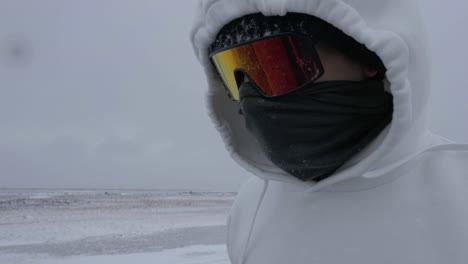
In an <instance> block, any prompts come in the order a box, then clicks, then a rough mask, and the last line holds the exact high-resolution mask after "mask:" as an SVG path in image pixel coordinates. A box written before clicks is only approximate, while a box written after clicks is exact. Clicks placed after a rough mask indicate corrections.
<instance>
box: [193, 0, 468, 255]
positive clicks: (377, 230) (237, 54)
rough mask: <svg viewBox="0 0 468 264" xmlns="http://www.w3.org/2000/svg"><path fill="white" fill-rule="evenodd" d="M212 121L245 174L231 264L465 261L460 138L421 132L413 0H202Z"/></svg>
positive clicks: (466, 210)
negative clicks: (246, 177)
mask: <svg viewBox="0 0 468 264" xmlns="http://www.w3.org/2000/svg"><path fill="white" fill-rule="evenodd" d="M191 41H192V44H193V47H194V51H195V53H196V56H197V58H198V59H199V61H200V62H201V64H202V65H203V67H204V69H205V73H206V75H207V80H208V84H209V91H208V107H209V111H210V116H211V118H212V120H213V122H214V124H215V126H216V128H217V129H218V130H219V132H220V134H221V136H222V138H223V139H224V142H225V145H226V148H227V149H228V151H229V153H230V154H231V156H232V157H233V159H234V160H235V161H237V162H238V163H239V164H240V165H241V166H243V167H244V168H245V169H246V170H247V171H248V172H250V173H252V174H253V176H252V177H251V178H249V179H248V180H247V181H246V182H245V183H244V184H243V185H242V187H241V189H240V190H239V193H238V195H237V197H236V199H235V202H234V204H233V207H232V209H231V211H230V214H229V217H228V220H227V250H228V254H229V258H230V261H231V262H232V263H233V264H266V263H268V264H280V263H281V264H284V263H290V264H302V263H320V264H338V263H339V264H341V263H360V264H375V263H399V264H403V263H408V264H409V263H425V264H431V263H432V264H440V263H452V264H462V263H466V262H467V261H468V250H466V249H467V245H468V206H467V204H468V192H467V191H466V190H467V188H468V173H467V171H468V162H467V161H468V146H467V145H464V144H456V143H453V142H451V141H450V140H448V139H445V138H443V137H441V136H438V135H435V134H434V133H432V132H431V131H429V130H428V128H427V118H428V114H427V112H428V111H427V108H428V106H427V102H428V98H429V91H430V86H431V84H430V79H431V68H430V67H431V61H430V52H429V48H428V36H427V31H426V29H425V27H424V24H423V21H422V19H421V15H420V13H419V8H418V5H417V4H416V1H415V0H394V1H386V0H372V1H371V0H290V1H274V0H209V1H201V2H200V5H199V9H198V14H197V18H196V20H195V23H194V27H193V29H192V33H191Z"/></svg>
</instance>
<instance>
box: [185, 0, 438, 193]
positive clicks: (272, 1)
mask: <svg viewBox="0 0 468 264" xmlns="http://www.w3.org/2000/svg"><path fill="white" fill-rule="evenodd" d="M287 12H297V13H305V14H309V15H314V16H316V17H319V18H321V19H323V20H325V21H327V22H328V23H330V24H333V25H334V26H335V27H337V28H339V29H341V30H342V31H343V32H345V33H346V34H348V35H350V36H351V37H353V38H354V39H356V40H357V41H359V42H361V43H363V44H364V45H366V47H367V48H368V49H370V50H372V51H374V52H376V53H377V55H379V56H380V58H381V59H382V61H383V62H384V64H385V66H386V67H387V69H388V72H387V81H386V83H387V88H389V89H390V91H391V93H392V94H393V96H394V113H393V122H392V123H391V124H390V125H389V127H387V129H385V130H384V131H383V132H382V133H381V135H380V136H379V137H378V138H377V139H376V140H375V141H374V142H372V143H371V144H370V145H369V146H368V147H367V148H366V149H365V150H364V151H363V152H362V153H360V154H359V155H358V156H356V157H354V158H353V159H352V160H350V161H349V162H348V163H347V164H345V165H344V166H343V167H342V168H340V169H339V170H338V171H337V172H336V173H335V174H334V175H333V176H332V177H329V178H328V179H326V180H324V181H322V182H320V183H319V184H315V183H312V182H307V183H303V182H300V181H299V180H297V179H296V178H294V177H293V176H290V175H289V174H287V173H285V172H283V171H282V170H280V169H279V168H277V167H276V166H274V165H273V164H272V163H271V162H270V161H268V160H267V158H266V157H265V156H264V155H263V153H262V151H261V150H260V147H259V146H258V145H257V144H256V141H255V140H254V139H253V138H252V136H251V135H250V134H249V133H248V131H247V130H246V128H245V125H244V121H243V117H242V116H240V115H239V114H238V108H237V106H236V103H234V102H232V101H230V99H229V98H228V97H227V95H226V92H225V90H224V88H223V84H222V83H221V82H220V80H219V79H218V77H217V75H216V73H215V72H214V70H213V69H212V66H211V63H210V61H209V58H208V49H209V46H210V45H211V43H212V42H213V41H214V39H215V37H216V35H217V33H218V31H219V30H220V29H221V28H222V27H223V26H224V25H226V24H227V23H229V22H230V21H232V20H234V19H236V18H239V17H242V16H244V15H247V14H253V13H263V14H264V15H266V16H271V15H285V14H286V13H287ZM191 41H192V44H193V48H194V51H195V54H196V56H197V58H198V60H199V61H200V63H201V64H202V65H203V67H204V69H205V73H206V76H207V81H208V85H209V89H208V100H207V102H208V105H207V106H208V111H209V114H210V117H211V119H212V121H213V122H214V124H215V126H216V128H217V129H218V131H219V132H220V134H221V136H222V138H223V140H224V142H225V146H226V148H227V150H228V151H229V152H230V154H231V156H232V157H233V159H234V160H236V161H237V162H238V163H239V164H241V165H242V166H243V167H244V168H246V169H247V170H248V171H250V172H251V173H253V174H255V175H257V176H258V177H260V178H263V179H268V180H277V181H283V182H290V183H298V184H310V185H321V186H326V185H330V184H333V183H337V182H341V181H344V180H346V179H351V178H360V179H361V180H362V179H364V180H365V179H366V175H368V176H369V177H370V175H372V177H381V176H383V175H385V173H384V172H383V171H387V170H385V168H388V167H391V166H392V165H393V164H398V163H399V162H401V161H402V160H404V159H408V157H414V155H415V153H418V152H421V151H423V150H424V149H427V148H429V147H431V145H434V143H433V142H434V137H433V136H432V134H431V133H430V132H429V131H428V130H427V129H426V119H427V118H426V115H427V114H426V113H427V111H426V108H427V103H428V97H429V92H430V81H431V71H430V69H431V60H430V51H429V45H428V36H427V32H426V29H425V27H424V25H423V23H422V19H421V14H420V12H419V8H418V6H417V4H416V2H415V0H393V1H388V0H202V1H200V3H199V7H198V11H197V16H196V20H195V23H194V26H193V29H192V33H191ZM379 171H382V172H381V173H380V172H379Z"/></svg>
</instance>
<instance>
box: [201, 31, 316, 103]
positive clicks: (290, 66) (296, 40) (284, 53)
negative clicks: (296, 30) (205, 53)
mask: <svg viewBox="0 0 468 264" xmlns="http://www.w3.org/2000/svg"><path fill="white" fill-rule="evenodd" d="M210 57H211V61H212V63H213V65H214V67H215V68H216V70H217V72H218V74H219V76H220V78H221V79H222V81H223V83H224V85H225V87H226V89H227V90H228V92H229V94H230V95H231V97H232V98H233V99H234V100H239V88H238V81H239V80H236V74H235V73H236V72H239V71H240V72H243V73H245V74H246V75H247V77H248V78H250V80H251V81H253V82H254V83H255V84H256V86H257V87H258V88H259V89H260V91H261V92H262V93H263V94H264V95H265V96H267V97H273V96H278V95H282V94H286V93H288V92H291V91H294V90H296V89H298V88H300V87H301V86H303V85H304V84H306V83H308V82H311V81H314V80H316V79H318V78H319V77H320V76H321V75H322V74H323V67H322V64H321V62H320V59H319V57H318V55H317V52H316V51H315V48H314V42H313V41H312V39H310V38H306V37H300V36H296V35H281V36H276V37H271V38H267V39H262V40H258V41H255V42H250V43H247V44H243V45H240V46H236V47H233V48H230V49H227V50H224V51H220V52H217V53H214V54H212V55H211V56H210Z"/></svg>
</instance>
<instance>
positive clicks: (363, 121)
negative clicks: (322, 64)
mask: <svg viewBox="0 0 468 264" xmlns="http://www.w3.org/2000/svg"><path fill="white" fill-rule="evenodd" d="M239 93H240V107H241V113H242V114H243V115H244V117H245V122H246V126H247V129H248V131H250V133H252V134H253V135H254V137H255V138H256V139H257V140H258V142H259V144H260V147H261V148H262V150H263V152H264V153H265V155H266V156H267V158H268V159H270V160H271V161H272V162H273V163H274V164H275V165H276V166H278V167H279V168H281V169H282V170H284V171H286V172H288V173H289V174H291V175H293V176H295V177H297V178H298V179H300V180H302V181H320V180H323V179H325V178H328V177H330V176H331V175H332V174H333V173H334V172H335V171H336V170H337V169H338V168H339V167H341V166H342V165H343V164H344V163H345V162H346V161H348V160H349V159H350V158H351V157H352V156H353V155H355V154H356V153H358V152H359V151H361V150H362V149H363V148H364V147H365V146H366V145H367V144H369V143H370V142H371V141H372V140H373V139H375V138H376V137H377V136H378V135H379V134H380V133H381V132H382V130H383V129H384V128H385V127H386V126H387V125H388V124H389V123H390V122H391V120H392V113H393V97H392V95H391V94H390V93H388V92H386V91H385V89H384V83H383V81H382V80H365V81H328V82H320V83H312V84H310V85H308V86H307V87H303V88H301V89H299V90H296V91H294V92H291V93H288V94H285V95H281V96H277V97H273V98H267V97H265V96H263V95H262V94H261V93H260V92H259V91H258V90H257V88H256V87H255V84H252V83H243V84H242V85H241V86H240V88H239Z"/></svg>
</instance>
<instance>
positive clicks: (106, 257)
mask: <svg viewBox="0 0 468 264" xmlns="http://www.w3.org/2000/svg"><path fill="white" fill-rule="evenodd" d="M234 196H235V194H234V193H210V192H189V191H187V192H183V191H179V192H174V191H172V192H171V191H104V190H103V191H44V190H40V191H37V190H36V191H16V190H15V191H13V190H0V263H2V264H10V263H15V264H16V263H18V264H22V263H38V264H59V263H60V264H75V263H80V264H94V263H112V264H123V263H134V262H135V261H138V263H157V264H165V263H171V264H229V263H230V262H229V259H228V256H227V252H226V248H225V245H224V243H225V230H226V227H225V223H226V217H227V214H228V212H229V209H230V207H231V205H232V202H233V199H234Z"/></svg>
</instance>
